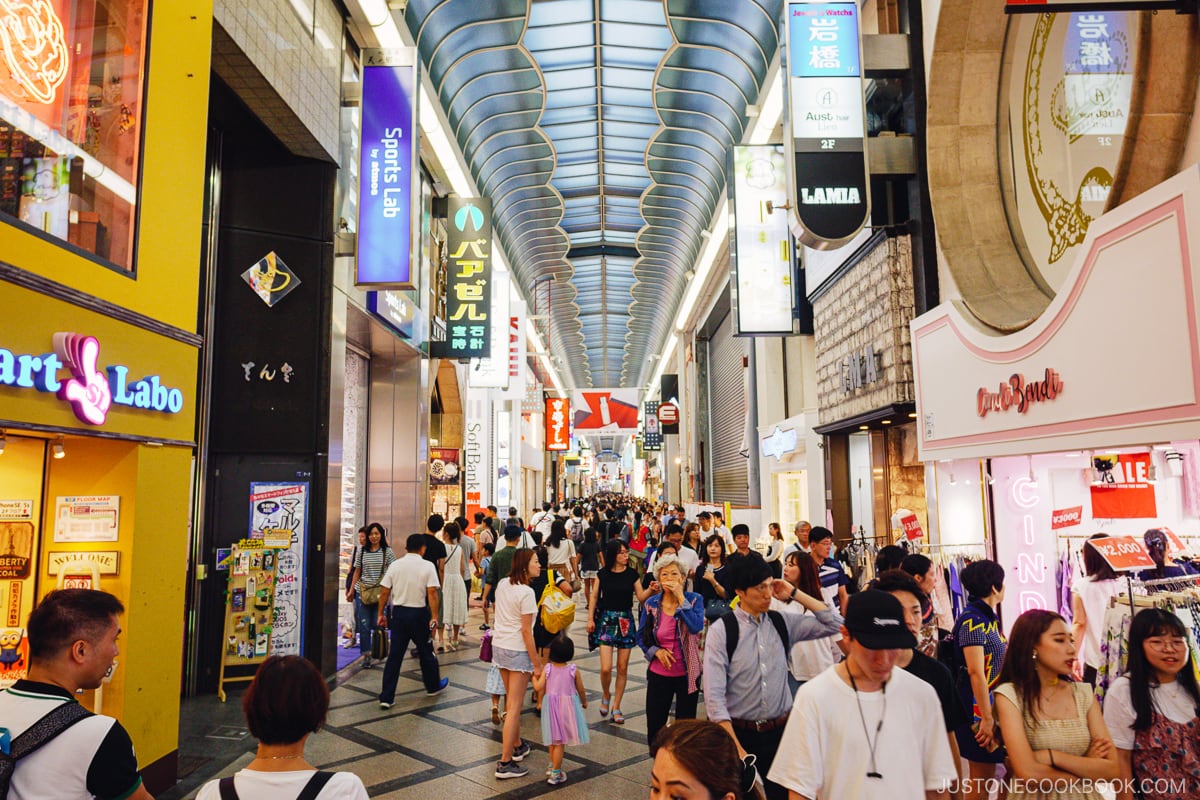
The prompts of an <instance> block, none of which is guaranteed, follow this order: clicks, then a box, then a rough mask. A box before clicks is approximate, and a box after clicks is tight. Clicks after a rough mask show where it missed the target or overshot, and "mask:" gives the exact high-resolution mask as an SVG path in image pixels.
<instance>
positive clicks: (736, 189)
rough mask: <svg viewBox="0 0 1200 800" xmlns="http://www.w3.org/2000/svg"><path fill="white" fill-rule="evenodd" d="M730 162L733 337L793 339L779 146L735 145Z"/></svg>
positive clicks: (784, 169)
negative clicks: (790, 336) (784, 337)
mask: <svg viewBox="0 0 1200 800" xmlns="http://www.w3.org/2000/svg"><path fill="white" fill-rule="evenodd" d="M732 159H733V160H732V164H731V169H730V171H731V173H732V180H730V181H729V182H728V186H729V195H730V197H729V208H730V209H731V211H732V213H731V214H730V217H729V224H730V228H731V230H732V231H733V237H732V240H733V246H732V247H730V248H729V272H730V284H729V285H730V287H731V291H732V298H731V299H732V302H733V307H734V309H736V313H735V314H734V317H733V326H734V328H733V332H734V335H735V336H780V335H788V334H792V333H795V332H796V328H795V318H796V292H795V277H794V275H793V272H792V237H791V233H790V231H789V227H788V216H787V208H788V194H787V157H786V156H785V154H784V152H783V145H777V144H764V145H737V146H735V147H734V148H733V153H732ZM664 399H665V398H664Z"/></svg>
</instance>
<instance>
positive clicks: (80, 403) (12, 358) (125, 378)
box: [0, 333, 183, 425]
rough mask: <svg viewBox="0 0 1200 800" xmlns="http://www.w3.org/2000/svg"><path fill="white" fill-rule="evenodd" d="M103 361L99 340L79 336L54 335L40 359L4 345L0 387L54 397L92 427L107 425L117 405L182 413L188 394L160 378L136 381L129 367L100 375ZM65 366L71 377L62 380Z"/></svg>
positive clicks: (107, 369)
mask: <svg viewBox="0 0 1200 800" xmlns="http://www.w3.org/2000/svg"><path fill="white" fill-rule="evenodd" d="M99 357H100V342H99V340H98V339H96V337H94V336H85V335H83V334H79V333H56V334H54V352H51V353H46V354H44V355H40V356H38V355H17V354H15V353H13V352H12V351H11V350H6V349H4V348H2V347H0V386H11V387H13V388H17V389H34V390H37V391H39V392H49V393H53V394H54V395H55V396H56V397H58V399H59V400H62V401H63V402H66V403H70V404H71V409H72V410H73V411H74V412H75V416H76V417H78V418H79V420H80V421H81V422H85V423H87V424H88V425H103V424H104V421H105V420H106V419H108V411H109V409H110V408H111V407H112V405H113V403H116V404H117V405H121V406H129V407H130V408H142V409H146V410H148V411H161V412H163V413H165V414H178V413H179V412H180V411H181V410H182V409H183V392H181V391H180V390H179V389H172V388H170V387H168V386H164V385H163V383H162V379H161V378H159V376H158V375H148V376H146V377H144V378H142V379H140V380H135V381H133V382H132V383H131V382H130V380H129V367H126V366H122V365H120V364H114V365H112V366H109V367H105V369H104V371H103V372H101V371H100V370H99V369H98V368H97V364H98V362H99ZM63 368H66V369H67V370H68V371H69V372H70V376H69V377H67V378H66V379H65V380H60V379H59V377H58V372H59V370H60V369H63Z"/></svg>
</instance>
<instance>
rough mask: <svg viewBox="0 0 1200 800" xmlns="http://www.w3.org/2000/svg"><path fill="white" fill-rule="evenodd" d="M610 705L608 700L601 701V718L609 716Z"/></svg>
mask: <svg viewBox="0 0 1200 800" xmlns="http://www.w3.org/2000/svg"><path fill="white" fill-rule="evenodd" d="M608 705H609V704H608V701H607V700H601V701H600V716H602V717H607V716H608Z"/></svg>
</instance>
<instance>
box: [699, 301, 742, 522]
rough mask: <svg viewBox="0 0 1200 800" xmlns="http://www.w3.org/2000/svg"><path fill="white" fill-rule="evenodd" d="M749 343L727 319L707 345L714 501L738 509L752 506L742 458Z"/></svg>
mask: <svg viewBox="0 0 1200 800" xmlns="http://www.w3.org/2000/svg"><path fill="white" fill-rule="evenodd" d="M747 342H748V340H746V339H741V338H737V337H735V336H734V335H733V316H732V315H727V316H726V317H725V320H724V321H723V322H722V323H721V324H720V326H718V328H717V330H716V332H715V333H714V334H713V337H712V339H710V340H709V342H708V403H709V408H708V419H709V448H708V451H709V454H710V455H709V458H710V461H709V464H710V466H709V470H710V472H711V474H712V488H713V492H712V499H713V500H715V501H717V502H728V503H732V504H733V505H735V506H745V505H749V504H750V480H749V477H748V476H749V462H748V461H747V460H746V457H745V456H743V455H742V454H741V452H740V451H741V449H742V438H743V436H744V434H745V430H746V414H747V413H749V412H748V409H747V408H746V392H745V387H744V385H743V374H742V359H744V358H746V357H747V356H748V355H749V354H750V348H749V345H748V343H747Z"/></svg>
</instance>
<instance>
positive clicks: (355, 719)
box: [161, 609, 703, 800]
mask: <svg viewBox="0 0 1200 800" xmlns="http://www.w3.org/2000/svg"><path fill="white" fill-rule="evenodd" d="M584 614H585V611H584V610H583V609H580V611H579V614H578V616H577V621H576V623H575V625H574V626H573V629H572V634H573V638H574V640H575V645H576V647H575V653H576V663H577V664H578V665H579V668H580V670H581V671H582V673H583V676H584V678H583V680H584V685H585V686H586V687H587V689H588V708H587V710H586V711H585V714H586V715H587V719H588V721H589V727H590V729H591V742H590V743H589V744H587V745H583V746H580V747H575V748H571V747H568V748H567V752H566V758H565V763H564V769H566V771H567V774H568V778H569V779H568V782H567V783H565V784H563V785H560V786H549V785H547V784H546V776H545V771H546V770H547V769H548V768H549V763H550V762H549V757H548V755H547V753H546V747H545V745H543V744H542V743H541V738H542V737H541V723H540V720H539V719H538V718H537V717H535V716H534V713H533V708H532V704H530V703H529V702H526V704H525V709H524V713H523V714H522V715H521V730H522V735H523V736H524V737H526V741H528V742H529V743H530V745H531V746H532V747H533V754H532V755H530V757H529V758H527V759H526V760H525V761H524V765H525V766H526V767H528V768H529V774H528V775H527V776H526V777H524V778H515V779H509V780H505V781H499V780H496V778H495V777H494V776H493V774H492V773H493V771H494V770H495V765H496V761H497V760H498V758H499V753H500V738H501V737H500V728H499V726H496V725H492V722H491V698H490V696H489V695H488V694H487V693H486V692H485V691H484V688H483V687H484V680H485V678H486V677H487V665H486V664H484V663H482V662H480V661H479V658H478V651H479V630H478V628H479V623H480V621H481V619H480V617H479V612H478V611H477V610H474V609H473V610H472V612H471V620H470V622H469V624H468V631H469V633H470V637H469V639H468V644H467V645H466V646H460V648H459V650H458V652H456V653H446V654H439V656H438V658H439V661H440V662H441V667H442V675H443V677H448V678H449V679H450V685H449V687H448V688H447V689H446V690H445V691H444V692H442V694H440V695H439V696H437V697H426V696H425V690H424V686H423V685H422V683H421V678H420V670H419V668H418V665H417V660H416V658H414V657H413V656H412V654H411V653H409V654H406V656H405V659H404V666H403V671H402V672H401V678H400V685H399V688H398V690H397V694H396V705H395V707H394V708H391V709H388V710H386V711H385V710H382V709H380V708H379V702H378V700H377V695H378V692H379V685H380V682H381V680H382V677H383V670H382V669H381V668H374V669H370V670H360V669H358V665H357V664H355V665H353V666H351V667H349V668H348V669H347V670H344V671H343V672H342V673H341V674H340V675H339V681H340V682H339V684H338V686H337V687H336V688H335V689H334V691H333V698H332V702H331V707H330V711H329V719H328V723H327V725H326V727H325V729H324V730H322V731H321V732H320V733H317V734H315V735H313V736H311V737H310V738H309V741H308V746H307V748H306V754H307V756H308V760H309V762H310V763H312V764H313V765H314V766H317V767H320V768H321V769H333V770H346V771H350V772H353V773H355V774H356V775H358V776H359V777H360V778H362V780H363V783H364V784H366V786H367V791H368V792H369V793H370V795H371V796H372V797H381V798H388V800H408V798H414V800H415V799H416V798H421V800H439V798H454V800H483V798H514V799H515V798H532V797H538V796H541V795H544V794H548V793H551V792H552V793H553V796H554V797H555V798H557V799H558V800H583V799H584V798H587V797H589V796H590V797H592V798H595V797H605V798H645V797H646V796H648V794H649V789H648V787H649V781H650V760H649V756H648V754H647V752H646V724H645V716H644V713H643V709H644V699H645V691H646V689H645V678H646V662H645V659H644V658H643V657H642V653H641V651H640V650H635V651H634V652H633V653H632V654H631V657H630V663H629V685H628V689H627V691H626V694H625V700H624V701H623V702H622V706H623V708H622V711H624V712H625V717H626V723H625V724H624V725H623V726H622V725H614V724H613V723H612V722H610V721H609V720H607V719H602V718H601V717H600V714H599V711H598V710H597V709H598V707H599V700H600V656H599V653H598V652H595V653H589V652H588V651H587V642H586V640H587V637H586V633H585V632H584V624H583V623H584V620H585V619H586V618H585V616H584ZM239 698H240V695H238V694H235V695H232V696H231V697H230V701H229V702H228V703H225V704H221V703H219V702H217V700H216V699H215V698H213V697H202V698H196V699H192V700H187V701H185V702H184V707H183V709H182V717H183V724H182V725H181V730H180V758H181V771H182V770H186V769H188V768H191V769H193V771H192V772H191V773H190V774H189V775H187V776H186V777H185V778H184V779H183V780H181V781H180V783H179V784H178V785H177V786H176V787H175V788H173V789H172V790H170V791H169V792H167V793H165V794H164V795H161V798H163V799H164V800H179V799H180V798H190V797H192V796H194V795H195V792H196V790H197V789H198V788H199V786H200V785H201V784H202V783H203V782H205V781H207V780H210V779H211V778H214V777H220V776H224V775H229V774H232V773H233V772H235V771H237V770H238V769H240V768H241V767H243V766H245V765H246V764H247V763H249V761H250V760H251V759H252V758H253V753H254V749H255V744H256V743H255V741H254V739H253V738H252V737H250V736H249V735H248V734H247V733H246V731H245V722H244V719H243V718H242V715H241V705H240V703H239V702H238V700H239ZM527 700H528V698H527ZM700 713H701V715H703V703H701V712H700ZM196 765H198V766H196Z"/></svg>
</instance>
